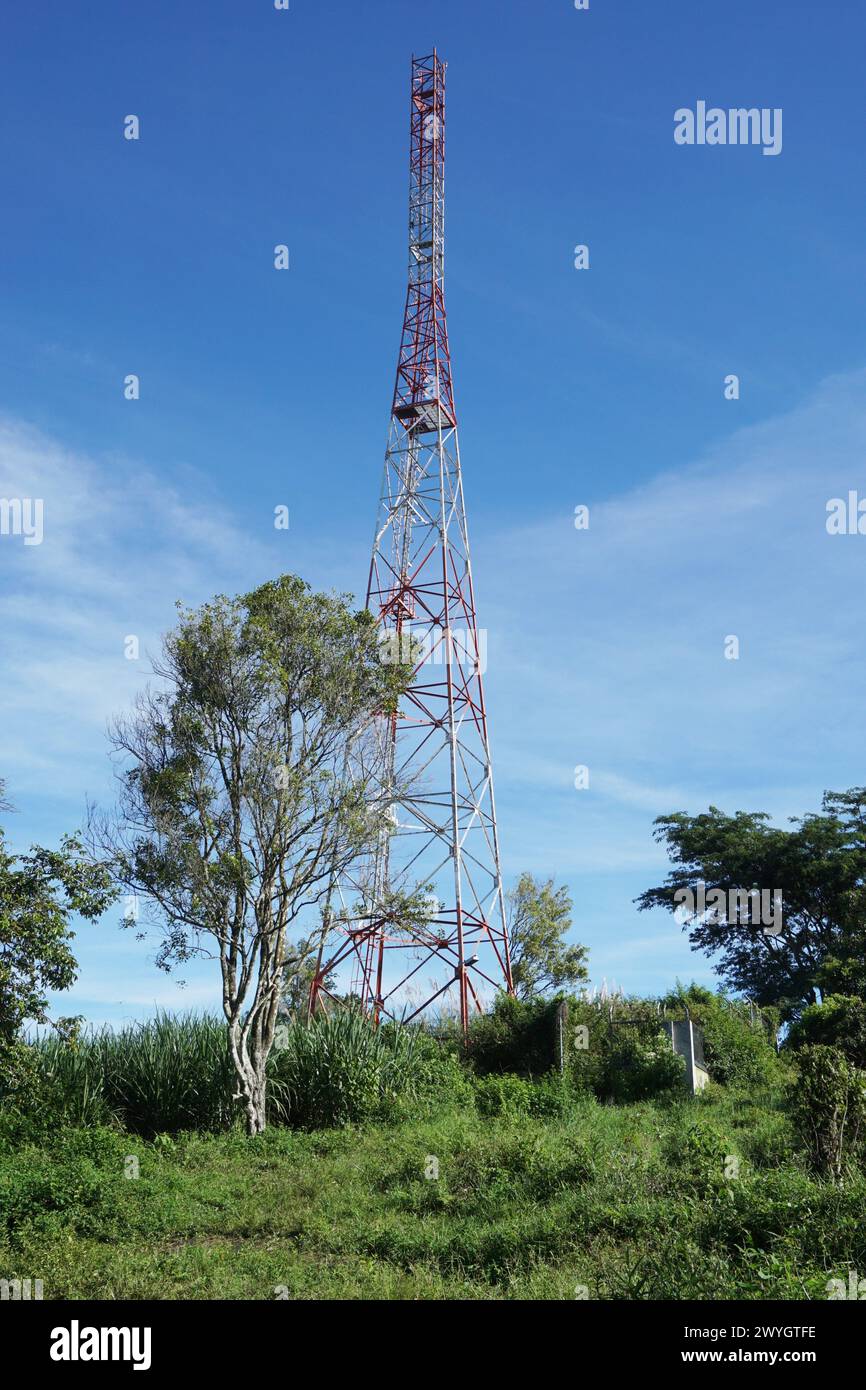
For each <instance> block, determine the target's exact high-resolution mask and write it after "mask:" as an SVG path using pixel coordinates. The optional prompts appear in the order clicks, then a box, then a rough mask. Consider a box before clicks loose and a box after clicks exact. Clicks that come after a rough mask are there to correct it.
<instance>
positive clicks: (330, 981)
mask: <svg viewBox="0 0 866 1390" xmlns="http://www.w3.org/2000/svg"><path fill="white" fill-rule="evenodd" d="M323 945H324V936H323V932H322V931H321V930H319V931H318V932H314V933H313V934H312V935H311V936H302V937H300V938H299V940H298V941H297V942H296V943H295V946H294V948H293V950H292V951H291V953H290V954H289V955H288V956H287V959H286V962H285V965H284V966H283V982H282V991H281V1001H280V1009H281V1012H282V1013H283V1014H285V1015H287V1016H288V1017H289V1018H291V1019H302V1018H306V1017H307V1011H308V1009H309V1003H310V988H311V986H312V983H313V980H314V979H315V975H316V965H317V962H318V959H319V951H320V947H321V946H323ZM336 983H337V982H336V979H335V977H334V975H333V973H331V974H329V975H328V976H326V977H325V979H324V980H323V981H322V986H323V988H324V989H325V990H326V991H327V992H328V994H332V993H333V992H334V990H335V989H336Z"/></svg>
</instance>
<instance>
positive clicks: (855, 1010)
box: [785, 994, 866, 1069]
mask: <svg viewBox="0 0 866 1390" xmlns="http://www.w3.org/2000/svg"><path fill="white" fill-rule="evenodd" d="M811 1043H822V1044H823V1045H825V1046H827V1047H837V1048H839V1050H840V1051H841V1052H844V1054H845V1056H846V1057H847V1058H848V1060H849V1062H852V1063H853V1064H854V1066H855V1067H861V1068H864V1069H866V1001H864V1000H863V999H860V998H857V997H855V996H851V995H846V994H830V995H828V996H827V998H826V999H824V1001H823V1003H821V1004H810V1005H809V1007H808V1008H807V1009H804V1010H803V1012H802V1014H801V1015H800V1017H799V1018H798V1019H797V1021H796V1023H794V1024H792V1025H791V1028H790V1029H789V1031H788V1036H787V1038H786V1039H785V1046H786V1048H790V1049H791V1050H792V1051H794V1052H796V1051H798V1050H799V1049H800V1048H803V1047H805V1046H807V1045H808V1044H811Z"/></svg>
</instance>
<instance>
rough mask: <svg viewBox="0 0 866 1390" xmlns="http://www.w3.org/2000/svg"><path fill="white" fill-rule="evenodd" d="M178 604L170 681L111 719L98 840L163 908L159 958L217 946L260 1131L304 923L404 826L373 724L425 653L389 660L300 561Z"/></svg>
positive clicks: (368, 626) (174, 958)
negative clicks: (117, 778)
mask: <svg viewBox="0 0 866 1390" xmlns="http://www.w3.org/2000/svg"><path fill="white" fill-rule="evenodd" d="M178 608H179V618H178V623H177V626H176V627H175V629H174V630H173V631H172V632H170V633H168V634H167V635H166V636H165V638H164V640H163V646H162V654H161V657H160V658H159V660H158V661H156V662H155V663H154V670H155V673H156V675H157V676H158V677H159V678H160V684H159V686H158V687H157V688H156V689H151V690H148V691H145V692H143V693H142V694H141V695H140V696H139V698H138V700H137V701H136V705H135V709H134V711H133V713H132V714H131V715H130V716H129V717H126V718H123V719H120V720H118V721H117V722H116V723H115V725H114V728H113V729H112V743H113V746H114V750H115V752H117V753H118V754H119V755H120V756H121V757H122V758H123V759H124V761H125V770H124V774H123V777H122V779H121V784H120V785H121V794H120V799H119V805H118V807H117V810H116V812H115V813H113V814H109V815H105V814H102V813H100V814H96V813H94V815H93V816H92V817H91V827H90V831H91V840H92V843H93V844H94V845H96V846H97V847H98V848H99V851H100V853H101V854H102V855H103V856H104V857H105V858H106V859H107V860H108V861H109V862H110V863H111V865H112V868H113V872H114V874H115V877H116V879H117V881H118V882H119V883H120V884H122V885H123V886H124V887H125V888H126V889H127V890H128V891H130V892H133V893H135V894H137V895H139V896H141V897H142V898H143V899H144V900H145V901H147V902H148V903H149V905H150V907H151V909H152V910H153V914H154V917H155V920H156V921H157V922H158V924H159V925H160V927H161V928H162V932H163V939H162V945H161V948H160V952H159V955H158V958H157V959H158V964H160V965H161V966H162V967H163V968H165V969H169V968H171V967H173V966H174V965H176V964H178V963H179V962H184V961H186V960H188V959H190V957H191V956H193V955H197V954H207V953H208V952H210V953H212V955H213V956H214V957H215V958H216V959H218V960H219V962H220V967H221V973H222V997H223V1007H224V1010H225V1014H226V1020H227V1025H228V1032H229V1039H230V1055H231V1058H232V1064H233V1066H234V1068H235V1073H236V1077H237V1091H238V1095H239V1099H241V1100H242V1102H243V1105H244V1109H245V1114H246V1120H247V1124H248V1126H249V1128H250V1132H251V1133H256V1132H259V1131H260V1130H261V1129H263V1128H264V1125H265V1122H266V1091H267V1082H268V1069H267V1062H268V1057H269V1054H270V1051H271V1048H272V1046H273V1042H274V1036H275V1032H276V1024H277V1016H278V1011H279V1006H280V996H281V991H282V988H283V987H284V985H285V983H286V981H285V979H284V975H285V969H286V966H287V963H288V961H287V952H288V940H289V933H290V930H291V929H292V927H293V925H294V923H295V921H296V919H297V917H298V914H299V913H300V912H302V911H304V910H306V909H308V908H309V907H310V905H311V904H314V903H316V902H318V901H320V899H321V898H322V897H323V895H324V894H325V893H326V892H327V888H328V884H329V882H330V881H331V880H332V878H333V877H334V876H337V875H339V874H340V873H341V872H342V871H343V870H344V869H345V868H346V867H348V865H349V864H350V863H352V862H353V860H355V859H356V858H357V856H358V855H359V854H360V853H362V852H363V851H364V850H365V849H367V848H368V847H369V846H370V845H371V844H373V843H375V842H376V840H377V839H378V836H379V834H380V833H381V831H382V829H383V828H384V827H385V826H386V825H387V824H388V822H387V818H386V808H385V807H384V805H383V803H382V798H381V797H380V796H377V795H376V794H375V792H376V788H378V787H380V786H381V769H380V768H379V766H378V764H377V758H378V757H379V752H378V749H377V747H376V745H375V741H374V740H373V739H372V738H371V734H370V727H371V723H372V721H373V719H374V717H375V716H377V715H379V714H381V713H382V712H383V711H391V710H393V709H394V708H395V706H396V703H397V701H398V699H399V696H400V693H401V691H402V689H403V688H404V687H405V685H406V683H407V681H408V680H409V678H410V674H411V666H410V665H409V664H407V663H398V662H391V661H386V660H383V659H382V654H381V651H380V648H379V642H378V629H377V625H376V621H375V619H374V618H373V616H372V614H370V613H368V612H366V611H363V612H358V611H355V610H354V608H353V607H352V605H351V604H350V602H349V600H348V598H347V596H342V597H341V596H339V595H333V594H331V595H329V594H321V593H320V594H316V593H313V592H311V590H310V587H309V585H307V584H306V583H304V581H303V580H301V579H299V578H297V577H296V576H293V575H282V576H281V577H280V578H279V579H277V580H274V581H273V582H270V583H267V584H263V585H261V586H260V587H259V588H257V589H255V590H253V591H252V592H251V593H248V594H244V595H241V596H240V597H238V598H235V599H229V598H226V597H224V596H221V595H220V596H217V597H216V598H214V599H213V600H212V601H211V602H209V603H206V604H203V605H202V606H201V607H200V608H197V609H188V608H184V607H183V606H182V605H178ZM398 790H399V789H398Z"/></svg>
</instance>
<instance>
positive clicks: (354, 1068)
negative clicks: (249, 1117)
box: [272, 1009, 429, 1129]
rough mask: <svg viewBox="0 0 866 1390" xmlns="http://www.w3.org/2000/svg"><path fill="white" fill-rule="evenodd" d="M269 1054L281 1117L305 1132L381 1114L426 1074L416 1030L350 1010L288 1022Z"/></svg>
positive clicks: (413, 1090) (412, 1092)
mask: <svg viewBox="0 0 866 1390" xmlns="http://www.w3.org/2000/svg"><path fill="white" fill-rule="evenodd" d="M272 1055H273V1062H274V1067H273V1077H274V1083H275V1084H274V1088H273V1089H274V1091H275V1092H276V1093H277V1095H278V1097H279V1101H278V1105H279V1109H280V1112H281V1114H282V1117H283V1118H284V1119H285V1120H287V1121H288V1122H289V1123H290V1124H292V1125H294V1126H297V1127H299V1128H302V1129H318V1128H323V1127H327V1126H330V1125H346V1124H358V1123H360V1122H361V1121H363V1120H368V1119H370V1118H372V1117H374V1116H379V1117H383V1116H386V1115H387V1114H388V1112H389V1111H390V1110H392V1109H393V1108H394V1107H395V1106H396V1105H397V1104H398V1102H400V1101H405V1100H406V1099H407V1098H413V1097H414V1096H416V1095H417V1094H418V1092H419V1091H420V1090H421V1089H422V1080H423V1078H424V1077H426V1076H428V1075H429V1059H428V1060H427V1069H425V1067H424V1065H423V1063H422V1058H421V1055H420V1049H419V1035H418V1032H417V1030H415V1031H413V1030H411V1029H408V1028H401V1027H398V1026H395V1025H389V1026H387V1027H382V1028H378V1029H376V1028H374V1027H373V1026H372V1025H371V1024H370V1022H369V1020H368V1019H367V1018H366V1017H364V1016H363V1015H362V1014H359V1013H355V1012H353V1011H352V1010H349V1009H340V1010H337V1011H336V1012H335V1013H333V1014H332V1015H319V1016H318V1017H316V1018H315V1019H313V1020H312V1021H311V1022H310V1023H309V1024H306V1023H296V1024H293V1025H292V1026H291V1027H290V1028H289V1029H288V1030H287V1033H286V1037H285V1039H284V1040H283V1044H282V1046H281V1047H280V1049H279V1050H278V1051H277V1052H275V1053H274V1054H272Z"/></svg>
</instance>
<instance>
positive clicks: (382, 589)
mask: <svg viewBox="0 0 866 1390" xmlns="http://www.w3.org/2000/svg"><path fill="white" fill-rule="evenodd" d="M411 81H412V86H411V141H410V164H409V171H410V194H409V285H408V291H407V295H406V309H405V314H404V318H403V334H402V338H401V342H400V354H399V360H398V364H397V378H396V384H395V388H394V400H393V407H392V410H391V424H390V431H389V438H388V448H387V453H386V456H385V471H384V480H383V486H382V494H381V497H380V501H379V510H378V517H377V522H376V531H375V537H374V542H373V554H372V560H371V564H370V574H369V581H368V587H367V607H368V609H369V610H370V611H371V612H373V613H375V614H376V615H378V617H379V620H380V623H381V626H382V639H383V647H382V650H383V655H384V656H385V657H387V654H388V652H389V651H391V652H394V653H395V658H394V659H397V655H396V654H402V656H401V658H400V659H405V657H406V654H407V653H408V652H409V651H410V650H411V651H413V653H415V654H416V655H415V658H414V668H413V676H412V682H411V685H410V688H409V689H408V691H407V693H406V694H405V695H404V697H403V699H402V701H401V704H400V708H399V711H398V713H397V715H396V716H394V717H384V716H383V717H382V718H380V719H379V720H378V721H377V726H378V727H377V730H376V737H377V739H378V741H379V749H380V758H381V761H380V764H379V765H380V767H381V769H382V772H381V774H380V775H381V777H382V778H383V788H382V794H383V797H384V800H385V802H386V804H387V805H388V808H389V810H388V814H389V820H390V825H391V829H390V832H389V833H388V834H387V835H383V836H382V838H381V839H380V841H379V844H378V848H377V850H376V853H375V854H374V856H373V857H372V861H371V862H369V863H368V864H367V866H366V868H365V869H364V870H361V871H359V872H358V873H357V874H355V875H354V877H353V878H352V880H351V881H350V883H349V884H348V885H347V884H345V883H344V884H341V885H339V891H340V895H341V898H342V901H343V908H342V910H340V911H335V910H334V909H333V907H332V906H331V905H329V908H328V909H327V911H326V929H327V925H328V918H329V915H330V917H331V919H332V920H333V921H335V922H338V923H339V932H340V938H339V944H338V945H337V947H336V949H335V950H334V952H333V954H332V955H331V957H330V959H327V960H325V959H324V953H323V952H322V951H320V953H319V961H318V965H317V970H316V975H315V979H314V982H313V985H312V990H311V998H310V1002H311V1007H312V1008H315V1007H316V1005H317V1004H323V1003H325V1002H326V999H327V996H328V991H327V988H326V981H327V979H328V977H329V975H330V974H331V973H332V972H334V971H335V970H337V969H338V968H339V967H343V966H345V965H346V963H350V964H351V966H352V968H353V975H352V992H353V993H354V994H355V995H356V996H359V997H360V1000H361V1003H362V1005H363V1007H364V1008H365V1009H367V1010H368V1011H369V1012H370V1013H371V1014H372V1015H373V1016H374V1017H375V1018H376V1019H378V1018H380V1017H382V1016H386V1017H401V1016H402V1017H414V1016H415V1015H416V1014H419V1013H421V1012H422V1011H423V1010H424V1009H426V1008H427V1007H428V1006H429V1005H430V1004H432V1003H433V1002H434V1000H436V999H437V998H438V997H439V996H440V995H443V994H445V993H446V991H448V990H450V989H452V988H456V990H457V993H458V995H459V1008H460V1016H461V1021H462V1024H463V1028H464V1031H465V1029H466V1026H467V1023H468V1020H469V1017H470V1014H471V1012H472V1010H473V1009H474V1008H477V1009H478V1010H480V1009H481V1007H482V999H483V997H484V994H485V993H489V992H490V990H488V989H486V988H485V987H487V986H489V987H490V988H491V989H494V990H495V989H502V988H505V989H507V990H509V991H510V989H511V963H510V956H509V946H508V929H507V924H506V914H505V904H504V899H503V890H502V874H501V869H500V856H499V843H498V837H497V828H496V813H495V807H494V799H493V773H492V766H491V758H490V745H489V740H488V730H487V715H486V711H485V706H484V690H483V665H484V660H483V656H484V653H483V651H482V649H481V646H480V644H479V631H478V626H477V621H476V608H475V596H474V592H473V587H472V568H471V564H470V557H469V536H468V532H467V527H466V510H465V505H464V499H463V484H462V478H461V471H460V450H459V446H458V441H457V416H456V412H455V407H454V390H453V383H452V375H451V354H450V351H449V347H448V328H447V324H446V318H445V293H444V209H445V64H444V63H443V62H442V61H441V59H440V58H439V57H438V55H437V54H436V53H435V52H434V53H433V54H432V55H430V56H429V57H426V58H413V60H412V79H411ZM485 647H486V644H485ZM428 885H429V889H430V896H429V899H428V906H429V916H427V915H426V914H424V917H425V920H423V921H419V920H416V919H415V918H414V917H413V920H412V924H411V925H407V924H406V922H405V920H404V921H403V922H402V923H401V922H400V921H399V920H394V914H393V913H391V914H389V913H388V912H387V911H385V909H384V906H383V905H384V904H385V903H386V902H387V901H388V899H389V894H392V893H393V892H394V891H395V890H396V889H398V888H399V889H400V890H401V891H404V892H408V891H412V890H415V889H417V888H418V887H420V886H425V887H426V886H428ZM351 895H355V896H356V898H357V895H360V896H361V898H362V900H363V903H364V907H363V910H362V911H360V912H358V910H357V907H356V908H355V909H354V911H353V910H352V909H351V908H349V907H347V906H346V903H347V897H349V896H351ZM431 971H432V972H433V978H429V972H431Z"/></svg>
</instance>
